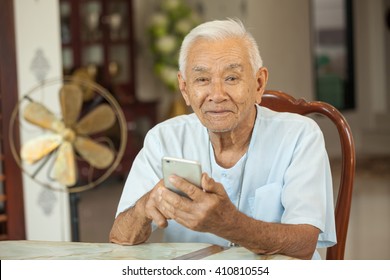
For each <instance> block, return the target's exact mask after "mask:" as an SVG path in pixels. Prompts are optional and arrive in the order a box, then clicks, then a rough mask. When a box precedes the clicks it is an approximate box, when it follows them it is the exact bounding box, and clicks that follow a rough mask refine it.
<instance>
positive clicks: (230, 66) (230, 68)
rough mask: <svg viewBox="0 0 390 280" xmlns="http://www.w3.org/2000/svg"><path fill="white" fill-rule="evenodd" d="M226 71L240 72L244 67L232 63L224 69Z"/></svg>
mask: <svg viewBox="0 0 390 280" xmlns="http://www.w3.org/2000/svg"><path fill="white" fill-rule="evenodd" d="M225 69H226V70H232V69H238V70H240V71H242V70H243V69H244V67H243V66H242V64H240V63H232V64H229V65H228V66H226V67H225Z"/></svg>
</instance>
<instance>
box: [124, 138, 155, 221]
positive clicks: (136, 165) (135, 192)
mask: <svg viewBox="0 0 390 280" xmlns="http://www.w3.org/2000/svg"><path fill="white" fill-rule="evenodd" d="M161 157H162V154H161V145H160V143H159V141H158V138H157V137H155V136H154V134H153V132H149V133H148V134H147V135H146V137H145V141H144V147H143V148H142V149H141V151H140V152H139V153H138V155H137V156H136V158H135V160H134V162H133V165H132V168H131V170H130V172H129V175H128V177H127V179H126V182H125V186H124V188H123V191H122V195H121V198H120V200H119V204H118V209H117V212H116V216H118V215H119V214H120V213H121V212H123V211H125V210H127V209H128V208H130V207H132V206H134V204H135V203H136V202H137V200H138V199H140V198H141V197H142V196H143V195H144V194H145V193H147V192H148V191H150V190H151V189H152V188H153V187H154V186H155V185H156V184H157V183H158V181H159V180H160V179H161V178H162V171H161Z"/></svg>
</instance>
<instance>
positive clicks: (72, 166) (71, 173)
mask: <svg viewBox="0 0 390 280" xmlns="http://www.w3.org/2000/svg"><path fill="white" fill-rule="evenodd" d="M76 172H77V170H76V162H75V156H74V151H73V147H72V144H71V143H69V142H68V141H65V142H63V143H62V144H61V146H60V148H59V149H58V155H57V158H56V160H55V162H54V166H53V178H54V179H55V180H57V181H58V182H59V183H61V184H63V185H65V186H67V187H71V186H74V185H75V184H76V177H77V174H76Z"/></svg>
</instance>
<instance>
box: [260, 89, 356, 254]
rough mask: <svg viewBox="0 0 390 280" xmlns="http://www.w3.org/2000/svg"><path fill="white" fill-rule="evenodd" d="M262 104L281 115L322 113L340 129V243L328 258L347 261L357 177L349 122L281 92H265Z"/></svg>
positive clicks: (316, 103) (327, 108) (318, 104)
mask: <svg viewBox="0 0 390 280" xmlns="http://www.w3.org/2000/svg"><path fill="white" fill-rule="evenodd" d="M261 105H262V106H264V107H267V108H270V109H272V110H274V111H278V112H292V113H297V114H301V115H308V114H312V113H319V114H321V115H324V116H326V117H328V118H329V119H330V120H331V121H332V122H333V123H334V124H335V126H336V127H337V130H338V133H339V136H340V142H341V154H342V167H341V168H342V170H341V179H340V188H339V192H338V194H337V197H336V201H335V204H336V206H335V219H336V234H337V244H336V245H334V246H333V247H329V248H328V249H327V251H326V259H327V260H342V259H344V251H345V243H346V239H347V231H348V223H349V215H350V210H351V200H352V189H353V180H354V176H355V145H354V141H353V137H352V132H351V129H350V127H349V125H348V123H347V121H346V120H345V118H344V117H343V115H342V114H341V113H340V112H339V111H338V110H337V109H336V108H334V107H333V106H332V105H330V104H328V103H325V102H320V101H313V102H306V101H305V100H303V99H295V98H294V97H292V96H290V95H288V94H287V93H284V92H281V91H273V90H266V91H265V93H264V95H263V98H262V101H261Z"/></svg>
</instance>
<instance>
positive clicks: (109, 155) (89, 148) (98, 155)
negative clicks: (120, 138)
mask: <svg viewBox="0 0 390 280" xmlns="http://www.w3.org/2000/svg"><path fill="white" fill-rule="evenodd" d="M73 144H74V146H75V148H76V151H77V152H78V153H79V154H80V156H81V157H83V158H84V159H85V160H86V161H87V162H88V163H89V164H90V165H91V166H93V167H95V168H98V169H103V168H107V167H108V166H109V165H110V164H111V163H112V162H113V160H114V152H113V151H112V150H111V149H109V148H108V147H107V146H104V145H102V144H99V143H97V142H96V141H94V140H92V139H90V138H87V137H80V136H79V137H76V140H75V141H74V143H73Z"/></svg>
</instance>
